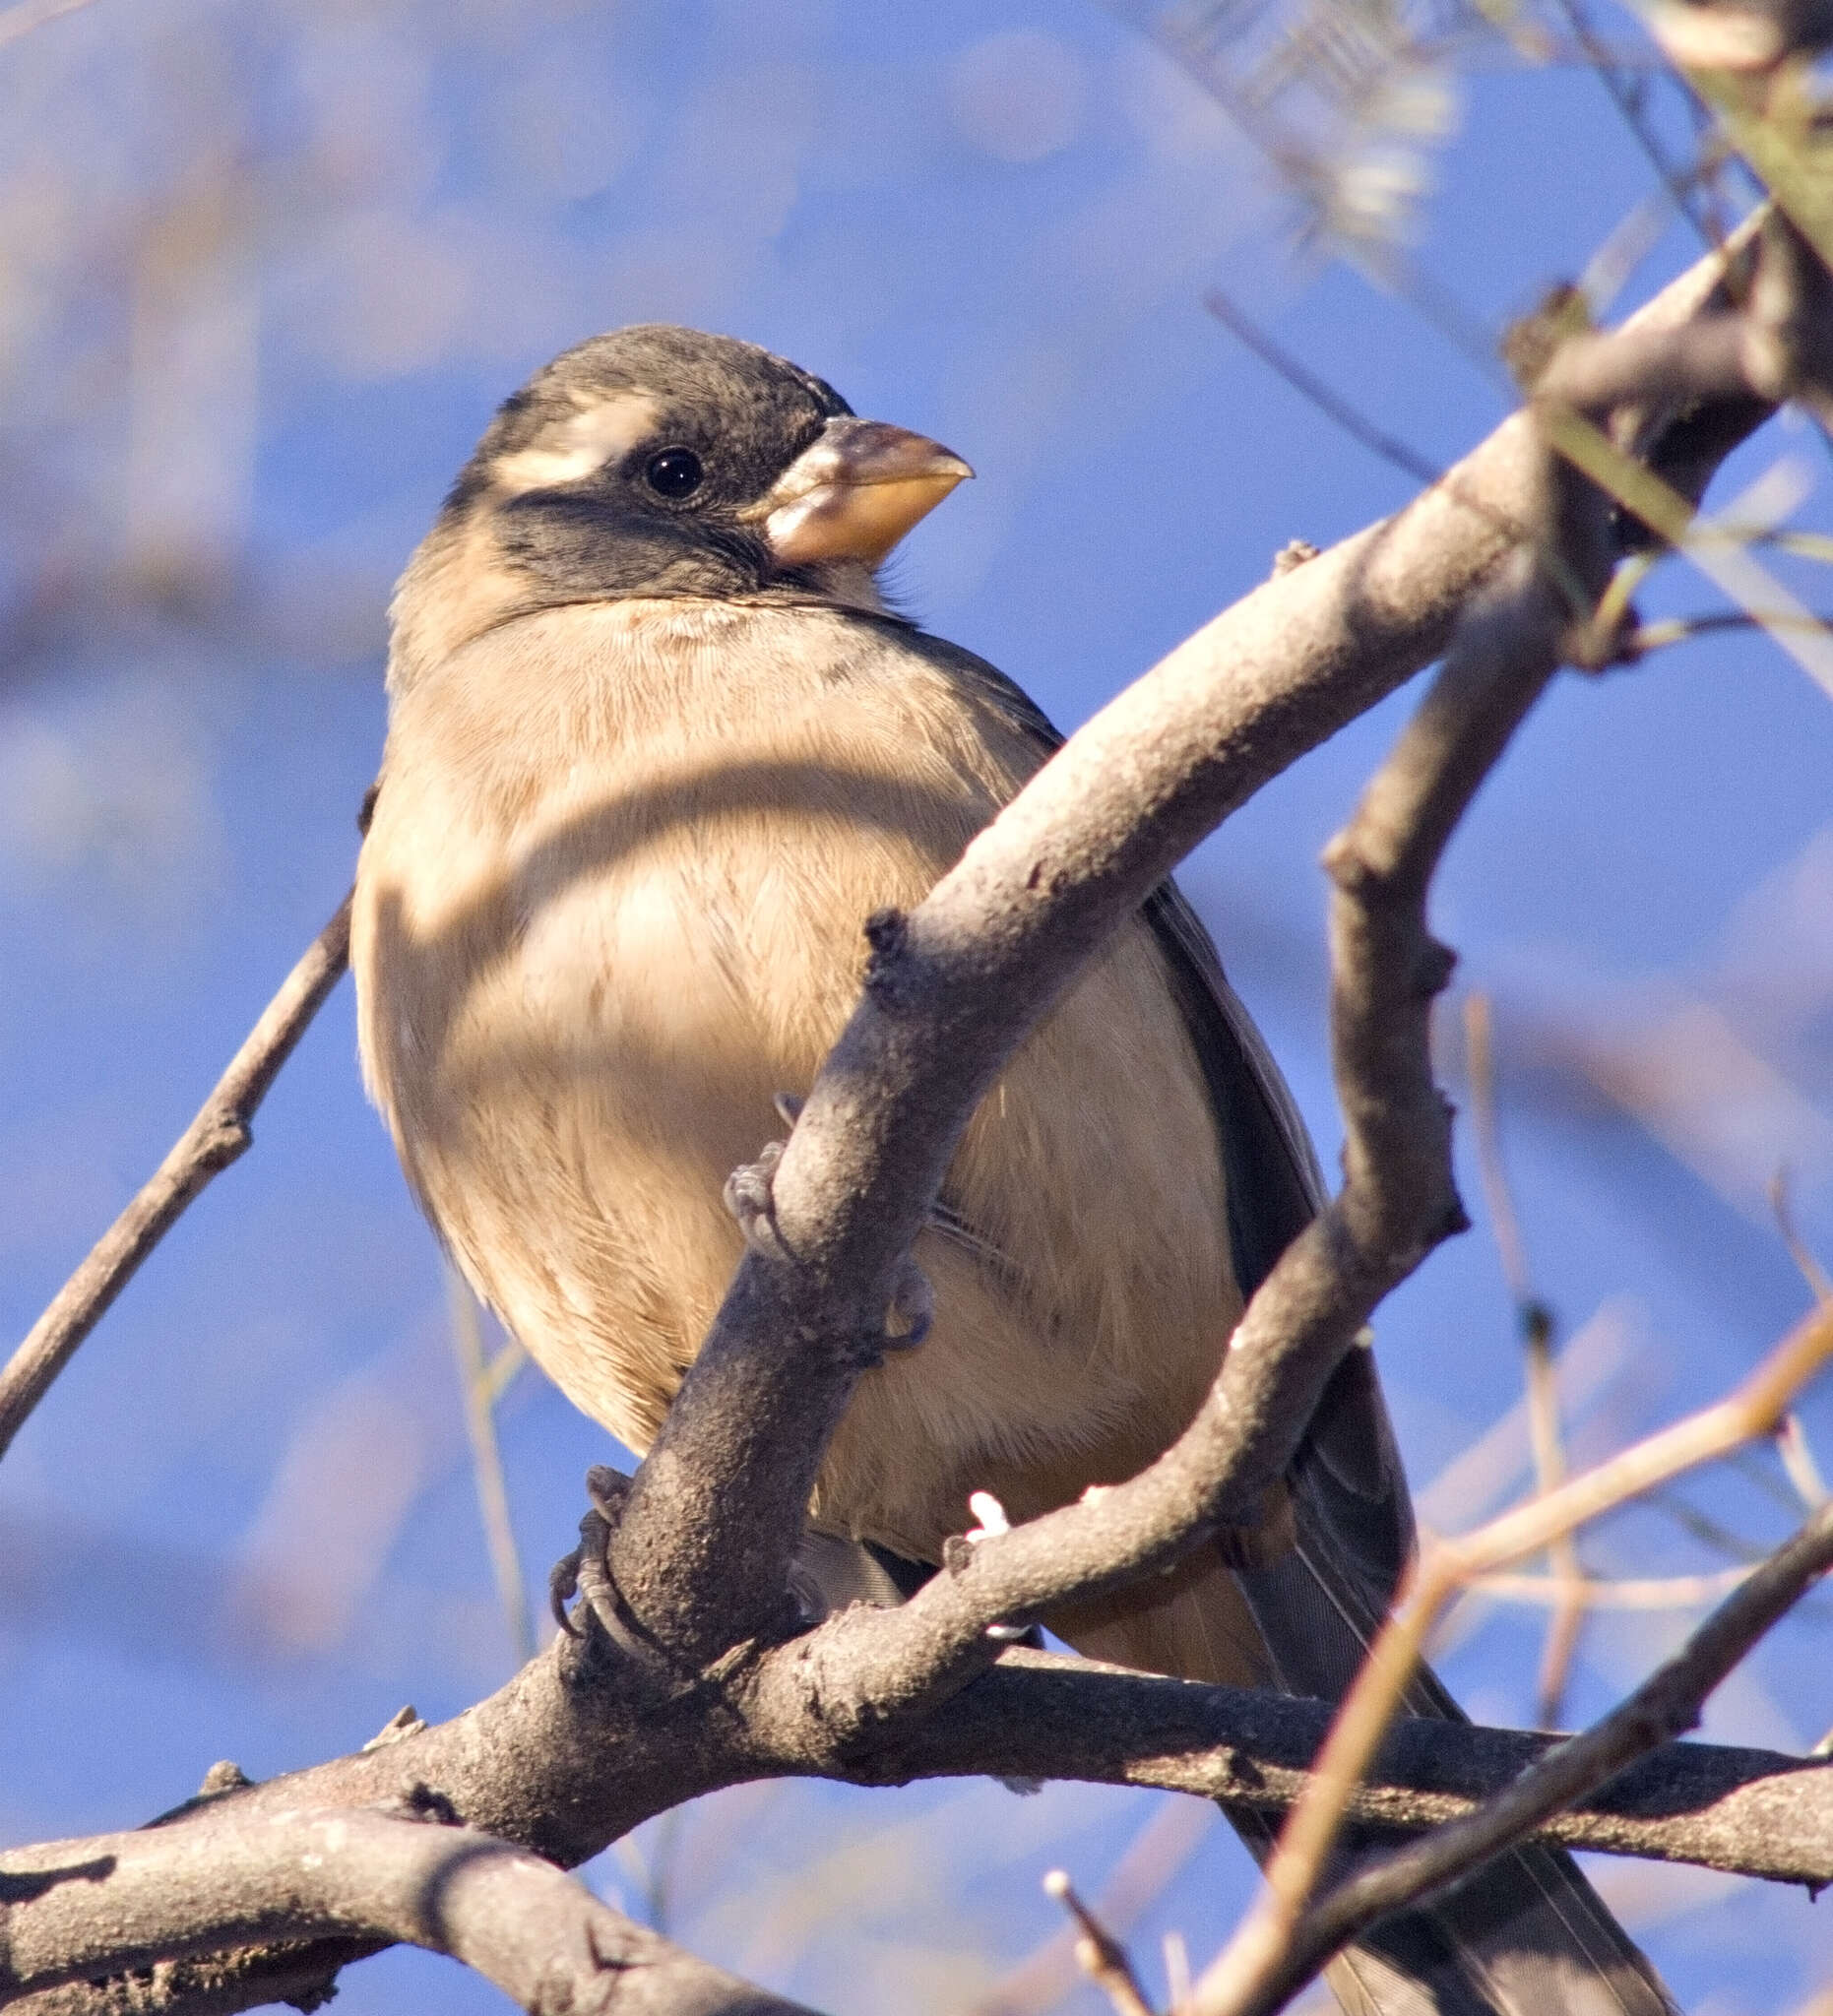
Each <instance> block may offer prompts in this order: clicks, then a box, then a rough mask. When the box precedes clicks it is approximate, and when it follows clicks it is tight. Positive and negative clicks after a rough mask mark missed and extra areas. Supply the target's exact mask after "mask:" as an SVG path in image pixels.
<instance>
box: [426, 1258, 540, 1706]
mask: <svg viewBox="0 0 1833 2016" xmlns="http://www.w3.org/2000/svg"><path fill="white" fill-rule="evenodd" d="M446 1307H447V1310H448V1312H449V1313H450V1316H451V1321H452V1350H453V1353H454V1355H456V1357H457V1358H458V1377H459V1393H460V1396H461V1398H462V1399H463V1400H464V1403H465V1428H466V1432H467V1433H468V1434H469V1435H470V1437H471V1463H472V1475H473V1478H474V1481H475V1483H476V1487H477V1515H478V1517H479V1518H480V1519H481V1520H482V1521H483V1537H484V1544H486V1545H487V1546H488V1548H489V1550H490V1572H491V1574H492V1575H493V1576H494V1577H495V1579H496V1595H497V1601H498V1602H499V1603H500V1604H501V1605H502V1607H503V1619H504V1622H505V1623H506V1624H507V1625H508V1626H509V1642H510V1644H511V1645H512V1646H513V1647H514V1648H515V1654H516V1664H517V1665H518V1666H521V1665H525V1664H526V1663H527V1662H528V1661H529V1660H531V1659H533V1658H534V1657H535V1630H534V1627H533V1625H532V1624H531V1623H530V1621H529V1599H528V1591H527V1590H526V1588H525V1587H524V1586H523V1581H522V1556H521V1554H520V1552H519V1551H518V1549H517V1547H516V1530H515V1528H514V1526H513V1525H512V1524H511V1523H510V1517H509V1490H508V1486H507V1485H506V1484H505V1483H504V1481H503V1455H502V1451H501V1449H500V1448H499V1447H498V1446H497V1440H496V1412H495V1400H496V1390H497V1389H496V1388H495V1385H494V1382H493V1380H492V1378H491V1374H492V1373H493V1372H494V1371H495V1369H496V1367H495V1366H494V1365H493V1364H492V1363H491V1362H490V1361H489V1360H488V1359H486V1358H485V1356H484V1351H483V1325H482V1323H481V1322H480V1321H479V1318H478V1310H477V1301H476V1297H475V1296H474V1294H473V1293H472V1292H471V1290H470V1288H469V1287H468V1286H467V1285H466V1283H465V1282H464V1280H463V1279H462V1278H461V1276H460V1274H459V1272H458V1270H457V1268H455V1267H453V1266H451V1265H450V1263H448V1264H447V1267H446ZM516 1355H517V1358H518V1360H519V1359H520V1348H519V1347H518V1349H517V1354H516Z"/></svg>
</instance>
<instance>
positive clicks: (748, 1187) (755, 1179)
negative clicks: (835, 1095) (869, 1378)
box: [720, 1092, 935, 1362]
mask: <svg viewBox="0 0 1833 2016" xmlns="http://www.w3.org/2000/svg"><path fill="white" fill-rule="evenodd" d="M773 1103H774V1104H775V1106H776V1108H777V1117H778V1118H779V1119H780V1120H781V1121H782V1122H783V1124H784V1125H785V1126H786V1127H793V1126H794V1125H795V1123H796V1121H797V1120H798V1119H799V1118H800V1117H801V1111H802V1102H801V1101H800V1100H799V1099H797V1098H796V1097H795V1095H794V1094H793V1093H789V1092H780V1093H778V1094H777V1096H776V1099H775V1101H774V1102H773ZM788 1146H789V1143H788V1142H787V1141H767V1142H765V1144H764V1146H763V1147H762V1148H761V1149H760V1150H759V1151H758V1156H757V1160H756V1161H755V1162H746V1163H740V1164H739V1165H738V1166H737V1167H736V1168H735V1169H733V1170H732V1172H731V1174H730V1175H729V1176H727V1178H726V1187H725V1189H724V1190H723V1191H722V1192H721V1193H720V1194H721V1197H722V1199H723V1201H724V1202H725V1205H726V1209H727V1211H729V1212H730V1213H731V1215H732V1217H733V1218H735V1219H736V1220H737V1221H738V1229H739V1230H740V1231H741V1232H742V1233H743V1234H744V1242H745V1244H746V1245H747V1246H749V1247H750V1248H751V1249H752V1250H753V1251H754V1252H757V1253H761V1254H762V1255H763V1256H764V1257H765V1258H766V1259H769V1260H787V1259H788V1258H789V1249H788V1248H787V1247H786V1246H785V1244H784V1242H783V1236H782V1234H781V1232H780V1231H779V1230H778V1229H777V1205H776V1196H775V1191H774V1185H775V1183H776V1177H777V1167H778V1165H779V1164H780V1163H781V1162H782V1161H783V1151H784V1150H785V1149H786V1148H787V1147H788ZM934 1321H935V1290H934V1288H933V1287H932V1286H931V1285H930V1281H929V1277H928V1276H927V1275H926V1274H925V1273H924V1272H923V1270H922V1269H921V1268H920V1267H919V1266H917V1264H916V1260H915V1259H914V1258H913V1257H912V1256H911V1255H910V1254H908V1253H907V1254H906V1255H905V1256H904V1259H903V1262H902V1264H901V1265H900V1266H899V1268H898V1274H897V1279H896V1280H895V1281H894V1282H893V1284H892V1288H891V1299H890V1301H889V1302H888V1303H887V1304H886V1306H885V1324H884V1334H883V1336H882V1338H879V1339H876V1340H874V1342H873V1346H872V1352H871V1361H872V1362H876V1359H877V1357H878V1355H881V1354H882V1353H884V1352H886V1351H911V1350H913V1349H915V1347H916V1346H917V1345H919V1344H921V1343H922V1341H923V1340H924V1338H926V1337H927V1336H928V1335H929V1329H930V1326H931V1325H932V1324H933V1323H934Z"/></svg>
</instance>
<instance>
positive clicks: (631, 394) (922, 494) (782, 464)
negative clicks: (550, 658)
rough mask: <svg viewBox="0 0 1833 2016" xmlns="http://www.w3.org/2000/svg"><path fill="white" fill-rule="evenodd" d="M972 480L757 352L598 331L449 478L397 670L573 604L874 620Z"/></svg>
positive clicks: (407, 595)
mask: <svg viewBox="0 0 1833 2016" xmlns="http://www.w3.org/2000/svg"><path fill="white" fill-rule="evenodd" d="M973 473H974V472H973V471H972V470H971V469H970V468H969V467H968V465H967V464H966V463H965V462H963V461H962V460H961V458H960V457H959V456H957V455H952V454H950V453H949V451H948V450H947V449H946V448H943V447H941V446H940V445H939V444H938V443H936V442H934V441H930V440H927V439H925V438H924V437H923V436H922V435H920V434H913V433H911V432H909V431H908V430H906V429H905V428H903V427H894V426H889V425H886V424H885V423H883V422H881V421H877V420H862V419H858V418H856V417H855V416H854V414H853V410H852V409H851V408H849V406H848V405H847V403H846V401H845V400H844V399H842V398H841V397H840V395H839V394H838V393H837V392H835V391H834V389H833V388H832V386H829V385H826V384H824V383H823V382H822V381H821V380H820V379H819V378H815V377H812V376H810V374H809V373H808V372H806V371H802V370H798V369H797V368H796V367H795V366H794V365H793V364H790V363H788V362H786V361H785V360H784V359H783V358H782V357H776V356H772V355H771V354H770V352H769V351H768V350H763V349H759V348H758V347H756V346H755V345H752V344H747V343H738V342H735V341H734V340H733V339H731V338H729V337H721V336H705V335H702V334H701V333H700V332H698V331H697V330H691V329H674V328H669V327H667V326H665V325H663V324H649V325H643V326H639V327H636V328H632V329H620V330H617V331H614V332H613V333H612V334H611V335H609V336H600V337H594V338H593V339H592V340H591V341H590V342H588V343H583V344H580V345H578V346H577V347H575V348H573V349H570V350H567V351H565V352H563V353H562V354H561V355H560V356H558V357H556V358H555V359H554V360H553V362H552V363H550V364H547V365H545V366H543V368H542V369H540V370H539V371H537V373H536V374H535V376H534V377H533V378H531V379H530V380H529V382H528V384H527V385H525V386H524V387H523V388H522V390H521V391H520V392H517V393H515V394H513V395H512V396H511V397H510V398H509V399H507V400H506V401H504V403H503V406H502V408H501V409H500V410H499V411H498V412H497V415H496V417H495V419H493V420H492V421H491V423H490V425H489V427H488V429H487V430H486V431H485V433H484V436H483V439H482V440H481V441H480V442H479V443H478V444H477V450H476V453H475V454H474V455H473V457H472V459H471V460H470V462H468V463H467V464H466V465H465V468H464V469H463V470H462V471H461V472H460V473H459V477H458V480H457V482H456V483H454V484H453V486H452V490H451V492H450V494H449V495H448V497H447V498H446V501H445V505H444V508H443V509H442V510H441V512H440V515H439V518H438V521H437V522H436V524H435V525H434V527H433V530H432V532H431V534H430V535H429V536H428V537H427V539H426V540H425V542H424V543H423V544H422V545H421V547H420V549H419V551H418V552H417V553H416V554H415V555H414V558H413V561H412V564H411V566H410V567H409V570H408V572H407V574H406V575H405V576H404V578H403V580H402V584H401V588H400V591H399V593H398V595H397V597H396V603H395V611H394V618H395V630H396V659H397V663H398V669H399V668H400V666H401V662H402V661H403V660H404V659H409V660H417V661H421V662H424V661H425V660H426V659H427V658H429V657H431V658H438V657H443V656H444V655H445V653H446V652H448V651H450V650H453V649H455V648H456V647H457V646H458V645H460V644H462V643H464V642H466V641H467V640H468V639H469V638H470V637H473V636H476V635H478V634H480V633H481V632H482V631H483V630H485V629H488V628H491V627H493V626H494V625H495V624H497V623H500V622H503V621H506V620H508V619H510V618H511V617H514V616H517V615H523V614H527V613H530V612H532V611H534V610H537V609H540V608H547V607H553V606H556V605H559V604H562V603H568V602H588V601H610V600H620V599H627V598H637V597H661V598H680V597H695V598H709V599H721V600H815V601H822V600H825V601H833V602H841V603H855V604H860V603H862V604H864V605H866V606H876V605H877V604H876V600H875V597H874V595H873V591H872V587H871V577H872V574H873V572H874V570H876V568H877V567H878V565H879V563H880V562H881V561H883V560H884V558H885V557H886V555H887V554H888V553H889V552H890V551H891V549H892V547H893V546H895V545H896V544H897V542H898V540H899V539H901V538H902V537H903V536H904V535H905V534H906V533H907V532H909V531H910V529H911V527H912V526H914V525H915V524H916V522H917V520H918V519H920V518H922V517H923V516H924V515H925V514H926V513H927V512H929V511H930V510H932V509H933V508H934V507H935V506H936V505H937V504H939V503H940V502H941V501H942V499H943V498H944V497H945V496H947V495H948V493H949V491H950V490H952V489H953V488H954V487H955V485H956V484H957V483H958V482H960V481H961V480H962V479H963V478H964V477H965V476H970V475H972V474H973Z"/></svg>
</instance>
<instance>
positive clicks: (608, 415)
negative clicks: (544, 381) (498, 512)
mask: <svg viewBox="0 0 1833 2016" xmlns="http://www.w3.org/2000/svg"><path fill="white" fill-rule="evenodd" d="M661 410H662V403H661V401H660V400H658V399H657V398H656V396H655V395H654V394H653V393H649V392H634V391H633V392H620V393H616V394H614V395H613V396H612V397H611V398H609V399H601V400H599V401H597V402H595V403H594V404H593V405H592V406H589V407H587V408H586V409H585V410H584V411H582V412H576V413H571V414H569V415H568V416H567V418H565V419H564V420H560V421H557V422H556V423H554V424H553V425H551V426H549V427H546V428H544V429H543V430H542V432H541V434H540V435H539V437H538V438H537V441H536V442H535V444H534V446H533V447H530V448H523V449H519V450H518V451H517V452H516V453H515V454H514V455H505V456H503V457H501V458H500V459H499V460H498V462H497V463H496V465H495V467H494V469H493V470H492V471H491V475H492V478H493V479H494V481H495V483H496V486H497V488H499V489H502V490H508V491H510V492H512V493H517V494H519V493H521V492H522V491H525V490H542V489H546V488H547V487H548V486H549V485H550V484H553V483H570V482H573V481H574V480H575V479H576V478H578V477H580V476H587V475H590V474H591V473H593V471H594V470H596V469H601V468H602V467H603V466H604V464H605V463H607V462H616V461H620V460H621V459H622V458H623V457H624V456H625V455H627V454H628V453H629V452H630V450H631V449H633V448H634V447H635V446H636V445H637V443H638V442H640V441H641V440H642V439H643V437H644V436H645V435H646V434H648V433H649V432H650V431H651V430H652V429H653V428H654V427H655V424H656V419H657V415H658V414H659V413H660V412H661Z"/></svg>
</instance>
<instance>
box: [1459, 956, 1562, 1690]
mask: <svg viewBox="0 0 1833 2016" xmlns="http://www.w3.org/2000/svg"><path fill="white" fill-rule="evenodd" d="M1464 1035H1465V1050H1466V1059H1467V1063H1468V1067H1469V1073H1470V1088H1471V1130H1472V1132H1473V1134H1474V1135H1475V1137H1476V1142H1477V1161H1478V1166H1479V1168H1480V1169H1481V1171H1482V1176H1483V1188H1484V1196H1485V1200H1486V1202H1487V1204H1488V1208H1489V1221H1490V1224H1491V1225H1492V1226H1493V1227H1494V1229H1495V1242H1496V1245H1497V1247H1498V1248H1499V1249H1500V1252H1501V1255H1502V1272H1503V1275H1504V1276H1505V1277H1506V1279H1507V1282H1508V1289H1509V1292H1510V1294H1512V1295H1513V1296H1514V1299H1515V1311H1516V1317H1517V1320H1518V1322H1519V1324H1520V1328H1521V1346H1522V1365H1523V1371H1524V1374H1525V1379H1526V1388H1527V1393H1526V1398H1527V1407H1528V1435H1529V1441H1530V1444H1531V1446H1532V1448H1533V1451H1534V1475H1535V1481H1536V1484H1537V1486H1538V1487H1539V1489H1541V1490H1542V1491H1551V1490H1556V1489H1557V1488H1558V1487H1559V1485H1560V1484H1562V1483H1563V1482H1564V1481H1565V1474H1566V1467H1565V1443H1564V1438H1563V1436H1562V1434H1561V1432H1560V1426H1559V1390H1558V1385H1557V1382H1556V1381H1555V1379H1554V1376H1553V1358H1552V1340H1553V1315H1552V1310H1551V1309H1550V1308H1549V1305H1548V1304H1547V1302H1546V1301H1544V1300H1543V1299H1542V1298H1541V1296H1539V1295H1538V1294H1536V1293H1535V1292H1534V1287H1533V1283H1532V1280H1531V1278H1530V1276H1529V1273H1528V1256H1527V1248H1526V1246H1525V1245H1524V1244H1523V1242H1522V1237H1521V1226H1520V1222H1519V1221H1518V1220H1517V1218H1516V1216H1515V1202H1514V1198H1513V1196H1512V1195H1511V1194H1510V1191H1509V1187H1508V1170H1507V1167H1506V1166H1505V1165H1504V1163H1503V1161H1502V1143H1501V1136H1500V1132H1499V1130H1498V1128H1497V1126H1496V1118H1495V1057H1494V1051H1493V1046H1492V1043H1491V1040H1490V1021H1489V997H1488V996H1487V995H1486V994H1471V995H1470V996H1469V997H1468V998H1467V999H1466V1000H1465V1003H1464ZM1548 1562H1549V1566H1550V1567H1551V1569H1552V1575H1553V1580H1554V1582H1555V1583H1556V1584H1557V1585H1558V1586H1559V1587H1560V1589H1561V1590H1562V1591H1563V1592H1564V1593H1563V1595H1562V1597H1561V1598H1560V1599H1559V1600H1558V1601H1556V1602H1555V1603H1554V1604H1553V1607H1552V1614H1551V1615H1550V1616H1549V1618H1548V1620H1547V1642H1546V1644H1545V1646H1544V1647H1543V1648H1542V1652H1541V1669H1540V1673H1539V1676H1538V1678H1537V1681H1536V1685H1535V1696H1536V1713H1537V1719H1538V1720H1539V1723H1540V1726H1541V1728H1542V1729H1556V1728H1557V1727H1558V1726H1559V1708H1560V1704H1561V1702H1562V1701H1563V1699H1564V1697H1565V1684H1566V1676H1567V1674H1568V1672H1569V1671H1570V1670H1571V1665H1572V1660H1573V1656H1574V1655H1575V1654H1576V1652H1577V1651H1578V1641H1579V1635H1580V1633H1581V1632H1582V1630H1583V1629H1584V1623H1585V1588H1586V1581H1585V1571H1584V1567H1583V1565H1582V1564H1581V1562H1580V1560H1579V1555H1578V1543H1577V1541H1576V1540H1575V1539H1574V1538H1573V1536H1572V1535H1570V1534H1561V1535H1560V1537H1559V1538H1558V1539H1557V1540H1556V1541H1555V1542H1554V1543H1553V1544H1552V1545H1551V1547H1549V1549H1548Z"/></svg>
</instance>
